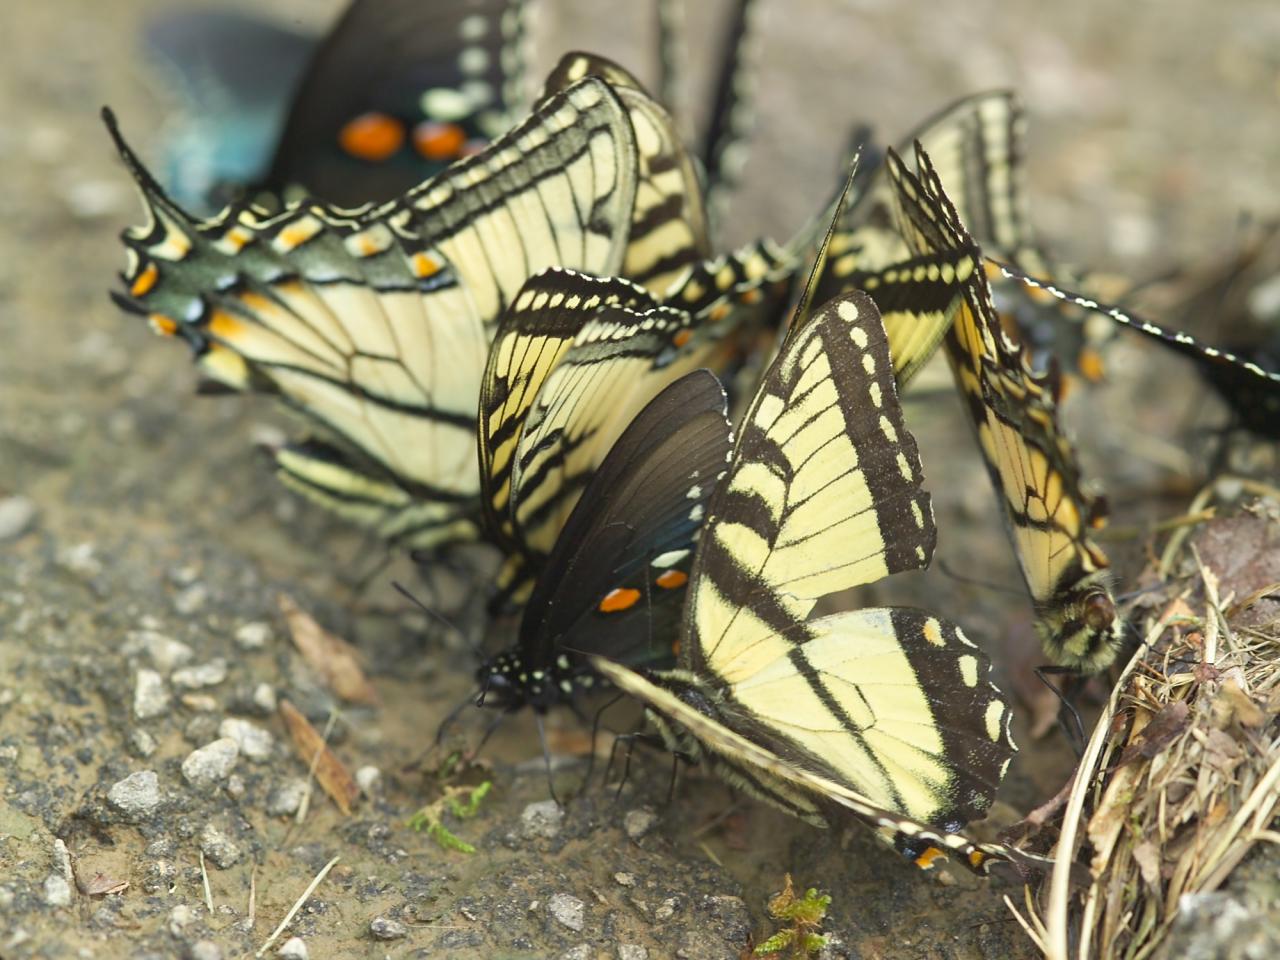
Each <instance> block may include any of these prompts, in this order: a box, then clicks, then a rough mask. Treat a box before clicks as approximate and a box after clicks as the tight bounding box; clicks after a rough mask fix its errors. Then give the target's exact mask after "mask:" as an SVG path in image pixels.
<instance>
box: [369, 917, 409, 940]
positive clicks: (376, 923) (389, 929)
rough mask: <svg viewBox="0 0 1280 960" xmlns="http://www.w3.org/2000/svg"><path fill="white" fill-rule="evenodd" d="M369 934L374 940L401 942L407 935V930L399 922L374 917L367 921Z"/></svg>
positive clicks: (387, 918)
mask: <svg viewBox="0 0 1280 960" xmlns="http://www.w3.org/2000/svg"><path fill="white" fill-rule="evenodd" d="M369 932H370V933H372V934H373V936H374V939H376V940H403V939H404V938H405V937H407V936H408V935H409V928H408V927H406V926H405V925H404V924H403V923H401V922H400V921H399V920H392V919H391V918H389V917H374V918H373V919H372V920H370V921H369Z"/></svg>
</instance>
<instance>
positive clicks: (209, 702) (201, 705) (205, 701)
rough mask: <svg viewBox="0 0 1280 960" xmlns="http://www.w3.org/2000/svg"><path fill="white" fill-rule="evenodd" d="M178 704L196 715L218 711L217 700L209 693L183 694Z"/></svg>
mask: <svg viewBox="0 0 1280 960" xmlns="http://www.w3.org/2000/svg"><path fill="white" fill-rule="evenodd" d="M180 702H181V703H182V705H183V706H184V707H186V708H187V709H188V710H194V711H195V712H196V713H213V712H214V711H215V710H217V709H218V698H217V697H215V696H213V695H212V694H209V693H184V694H183V695H182V699H181V701H180Z"/></svg>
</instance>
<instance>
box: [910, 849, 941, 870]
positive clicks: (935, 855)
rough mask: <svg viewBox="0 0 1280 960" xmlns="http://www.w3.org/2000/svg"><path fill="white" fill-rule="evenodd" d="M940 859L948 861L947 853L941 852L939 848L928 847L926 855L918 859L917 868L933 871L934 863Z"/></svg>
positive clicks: (921, 855)
mask: <svg viewBox="0 0 1280 960" xmlns="http://www.w3.org/2000/svg"><path fill="white" fill-rule="evenodd" d="M939 859H941V860H945V859H947V855H946V853H945V852H944V851H942V850H939V849H938V848H937V847H928V848H926V849H925V851H924V853H922V854H920V856H918V857H916V866H917V867H919V868H920V869H921V870H932V869H933V865H934V861H936V860H939Z"/></svg>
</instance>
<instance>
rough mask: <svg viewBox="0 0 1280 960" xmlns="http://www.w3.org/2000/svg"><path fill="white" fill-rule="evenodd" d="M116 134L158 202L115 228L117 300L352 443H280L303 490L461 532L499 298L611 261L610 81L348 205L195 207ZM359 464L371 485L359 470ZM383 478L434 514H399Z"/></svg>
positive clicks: (619, 199) (621, 229)
mask: <svg viewBox="0 0 1280 960" xmlns="http://www.w3.org/2000/svg"><path fill="white" fill-rule="evenodd" d="M113 129H114V128H113ZM117 143H118V145H119V146H120V149H121V155H122V156H123V157H124V159H125V161H126V164H127V165H128V166H129V168H130V170H131V171H132V172H133V174H134V176H135V178H136V179H137V181H138V183H139V186H140V188H141V190H142V194H143V198H144V202H145V204H146V206H147V208H148V210H149V212H150V214H151V223H150V224H148V225H147V226H145V227H141V228H133V229H130V230H127V231H126V232H125V233H124V234H123V240H124V243H125V245H126V248H127V249H128V252H129V263H128V267H127V269H126V271H125V274H124V282H125V285H126V288H127V293H125V294H117V295H116V299H117V302H119V303H120V304H121V305H122V306H123V307H125V308H126V309H128V310H131V311H133V312H136V313H140V314H143V315H145V316H147V317H149V318H150V320H151V322H152V324H153V326H154V327H155V328H156V329H157V330H159V331H160V332H162V333H167V334H171V335H176V336H180V337H182V338H183V339H185V340H186V341H187V342H188V343H189V344H190V345H191V346H192V347H193V349H194V350H195V352H196V355H197V362H198V364H199V366H200V368H201V370H202V372H203V373H204V374H205V375H206V376H208V377H209V378H211V379H212V380H215V381H217V382H219V383H221V384H223V385H225V386H228V387H230V388H232V389H236V390H259V391H264V392H271V393H276V394H278V395H279V396H280V397H281V398H282V399H283V400H284V401H285V402H286V403H287V404H288V405H290V406H292V407H294V408H296V409H297V410H299V411H301V412H302V413H303V414H305V415H306V416H308V417H309V418H310V419H311V420H312V421H313V422H315V423H316V424H318V425H319V426H321V427H323V428H324V429H325V431H326V432H327V433H328V434H330V435H332V437H334V438H335V439H336V440H337V441H338V442H339V443H340V444H341V445H342V446H343V447H344V448H345V449H344V454H343V455H337V454H334V455H326V456H324V457H320V458H315V457H311V456H309V455H308V453H307V452H306V451H304V452H303V453H301V454H298V455H296V456H294V457H293V458H292V459H289V461H288V463H287V464H286V463H285V462H283V461H282V462H281V470H282V472H283V474H284V475H285V476H289V477H293V478H295V479H297V481H298V485H299V486H301V487H302V489H304V491H309V492H312V493H314V494H315V495H316V496H317V498H318V499H320V500H321V501H322V502H325V501H327V502H328V503H329V504H330V505H333V504H334V503H347V504H351V503H359V510H358V511H357V512H356V513H354V514H353V513H351V512H350V511H347V515H348V516H360V517H364V518H366V519H367V520H369V521H371V522H373V523H374V525H375V526H377V527H381V528H402V529H411V530H413V531H414V534H413V536H412V537H411V538H410V543H411V545H413V546H431V545H433V544H435V543H437V542H441V541H443V540H448V539H451V538H452V537H454V536H455V535H462V536H464V537H465V536H467V535H470V534H471V533H472V532H473V531H474V527H473V526H472V525H470V523H469V522H465V521H463V520H462V519H461V518H462V516H463V515H464V514H467V513H470V512H474V506H475V501H476V497H477V495H478V493H479V476H478V472H477V470H476V466H475V409H476V404H477V400H478V397H479V394H480V385H481V377H482V374H483V372H484V367H485V358H486V354H487V349H488V343H489V339H490V337H491V335H492V328H493V326H494V324H495V323H496V321H497V319H498V316H499V314H500V312H501V310H502V309H503V308H504V307H505V305H506V304H507V303H508V302H509V301H510V300H511V299H512V298H514V296H515V293H516V292H517V291H518V290H519V288H520V286H521V285H522V284H523V282H524V280H525V279H526V278H527V277H528V276H529V275H530V274H531V273H534V272H537V271H538V270H541V269H543V268H544V267H546V266H548V265H551V264H563V265H567V266H571V267H577V268H581V269H585V270H590V271H592V272H598V273H604V274H608V273H612V272H616V270H617V269H618V268H619V267H620V264H621V260H622V256H623V253H624V246H625V236H626V233H625V230H626V226H625V225H626V223H627V222H628V218H629V215H630V210H631V202H632V199H633V197H634V189H635V177H634V162H635V161H634V141H633V138H632V134H631V127H630V124H629V122H628V120H627V118H626V115H625V113H624V111H623V108H622V106H621V104H620V103H619V102H618V101H617V99H616V98H615V97H614V96H613V94H612V93H611V92H610V91H609V90H608V89H607V87H605V85H604V84H602V83H600V82H599V81H597V80H590V79H589V80H585V81H583V82H581V83H579V84H576V85H574V86H573V87H572V88H571V89H569V90H567V91H565V92H564V93H563V94H560V95H557V96H555V97H553V98H551V99H549V100H548V101H547V102H546V103H544V104H543V105H542V106H541V107H540V108H539V110H538V111H537V112H535V114H534V115H533V116H532V117H531V118H530V119H529V120H528V121H526V122H525V123H524V124H522V125H521V126H520V127H518V128H517V129H516V130H514V131H512V133H511V134H510V135H508V136H507V137H504V138H502V139H500V140H498V141H495V143H493V144H492V145H491V146H490V147H489V148H488V149H487V150H486V151H484V152H483V153H481V154H479V155H477V156H475V157H472V158H469V159H468V160H466V161H463V162H462V163H459V164H457V165H455V166H454V167H451V168H450V169H449V171H447V172H446V173H444V174H442V175H441V176H440V177H437V178H435V179H434V180H431V181H428V182H427V183H426V184H424V185H423V186H421V187H420V188H418V189H416V190H415V191H413V192H412V193H410V194H409V195H407V196H406V197H405V198H403V199H402V200H400V201H396V202H394V203H391V204H387V205H384V206H382V207H377V208H367V209H365V210H362V211H357V212H353V213H344V212H341V211H336V210H333V209H331V208H328V207H325V206H323V205H320V204H316V203H300V204H295V205H293V206H290V207H288V208H287V209H286V210H285V211H284V212H282V213H280V214H276V215H266V214H263V213H261V212H260V211H258V210H257V209H256V208H254V207H251V206H247V205H241V206H238V207H233V208H229V209H228V210H227V211H225V212H224V213H223V214H221V215H219V216H218V217H215V218H212V219H210V220H205V221H194V220H192V219H191V218H189V217H188V216H187V215H186V214H185V213H184V212H183V211H182V210H181V209H179V208H178V207H177V206H175V205H174V204H173V203H172V202H171V201H169V200H168V198H167V197H166V196H165V195H164V193H163V192H162V191H161V190H160V188H159V187H158V185H156V183H155V182H154V180H153V179H152V178H151V177H150V176H149V175H148V174H147V173H146V171H145V170H144V169H143V168H142V166H141V164H140V163H139V162H138V161H137V159H136V157H134V155H133V154H132V152H131V151H129V149H128V148H127V146H125V145H124V143H123V141H121V140H119V138H118V135H117ZM339 461H341V464H342V469H336V470H335V469H333V464H334V463H336V462H339ZM359 474H364V475H365V476H366V477H367V478H368V479H370V480H373V481H376V482H377V485H378V486H379V490H378V495H376V496H370V495H369V494H370V491H369V490H367V489H364V490H361V489H355V488H354V487H353V486H352V484H351V482H350V481H351V480H352V479H353V477H354V476H356V475H359ZM387 485H394V486H399V487H400V488H401V489H402V490H403V491H404V492H405V493H407V494H408V496H409V497H410V498H411V500H412V501H413V504H412V506H411V509H412V510H415V511H416V510H417V507H418V506H419V505H420V504H421V502H422V501H427V502H428V506H427V508H426V512H427V513H428V514H431V513H433V512H438V513H442V516H440V517H439V518H437V520H436V521H431V522H429V523H427V524H426V525H425V526H424V525H423V523H421V522H419V521H418V520H417V519H412V520H410V519H407V518H405V517H403V516H398V515H397V513H398V512H399V510H400V508H399V507H396V508H391V507H390V506H389V500H388V497H387V496H386V495H385V494H387V493H388V492H389V491H388V486H387ZM432 504H438V505H440V506H433V505H432ZM383 505H387V508H386V509H385V510H384V509H383Z"/></svg>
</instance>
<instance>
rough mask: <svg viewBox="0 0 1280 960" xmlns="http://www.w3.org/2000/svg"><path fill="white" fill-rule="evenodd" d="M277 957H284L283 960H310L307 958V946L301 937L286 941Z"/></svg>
mask: <svg viewBox="0 0 1280 960" xmlns="http://www.w3.org/2000/svg"><path fill="white" fill-rule="evenodd" d="M277 956H281V957H284V960H310V958H309V957H308V956H307V945H306V943H305V942H303V939H302V938H301V937H290V938H289V939H288V940H286V941H285V942H284V946H282V947H281V948H280V953H279V954H277Z"/></svg>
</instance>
